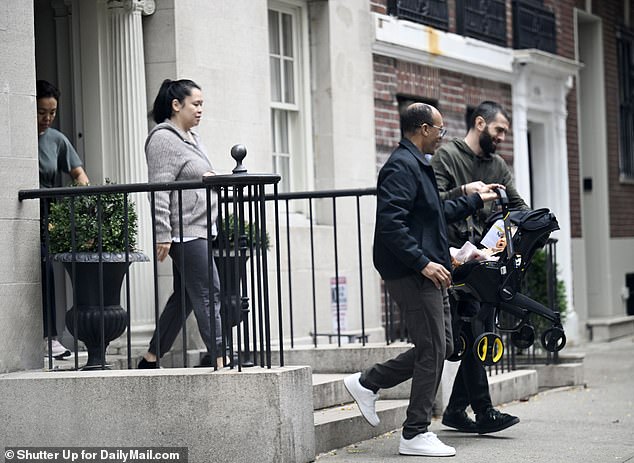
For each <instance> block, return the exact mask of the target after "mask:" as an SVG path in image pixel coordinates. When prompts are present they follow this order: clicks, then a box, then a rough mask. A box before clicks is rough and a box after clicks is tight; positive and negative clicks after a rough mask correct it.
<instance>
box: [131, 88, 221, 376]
mask: <svg viewBox="0 0 634 463" xmlns="http://www.w3.org/2000/svg"><path fill="white" fill-rule="evenodd" d="M202 112H203V96H202V92H201V89H200V87H199V86H198V85H197V84H196V83H195V82H193V81H191V80H185V79H182V80H174V81H173V80H169V79H166V80H165V81H163V83H162V85H161V88H160V89H159V92H158V95H157V96H156V99H155V100H154V106H153V109H152V118H153V119H154V121H155V122H156V123H157V124H158V125H156V127H154V128H153V129H152V131H151V132H150V134H149V135H148V137H147V140H146V142H145V155H146V158H147V165H148V181H149V182H152V183H154V182H158V183H163V182H174V181H178V180H201V179H202V177H203V176H206V175H215V172H214V169H213V166H212V165H211V162H210V161H209V158H208V157H207V152H206V150H205V148H204V147H203V145H202V143H201V141H200V137H199V136H198V134H197V133H196V132H193V131H192V128H194V127H196V126H197V125H198V124H199V123H200V118H201V117H202ZM182 195H183V199H182V217H183V224H182V229H183V233H182V235H183V236H180V222H179V211H178V208H179V205H178V192H176V191H171V192H170V191H160V192H156V193H155V206H156V207H155V218H156V226H155V228H156V254H157V258H158V260H159V261H161V262H162V261H163V260H164V259H165V258H166V257H167V256H168V255H169V256H170V257H171V258H172V271H173V275H174V286H173V288H174V291H173V293H172V295H171V296H170V297H169V299H168V301H167V304H166V305H165V308H164V309H163V312H162V313H161V316H160V319H159V322H158V330H155V331H154V336H153V337H152V340H151V341H150V347H149V349H148V352H147V353H146V354H145V355H144V356H143V359H141V361H140V362H139V365H138V367H139V368H144V369H145V368H156V367H157V356H158V355H159V354H160V356H161V357H162V356H163V355H164V354H165V353H166V352H168V351H169V350H170V348H171V347H172V344H173V343H174V340H175V339H176V336H177V335H178V333H179V331H180V330H181V327H182V325H183V323H184V320H183V316H182V313H183V312H182V308H181V300H182V293H181V287H182V286H184V289H185V301H186V307H185V313H186V316H189V314H190V313H191V312H192V311H193V312H194V316H195V317H196V322H197V323H198V329H199V331H200V335H201V337H202V339H203V341H204V342H205V345H206V347H207V355H205V356H204V357H203V361H202V362H201V365H199V366H207V367H211V366H213V365H214V363H213V362H212V355H211V353H212V351H213V347H214V344H215V348H216V354H217V357H218V359H217V361H216V364H217V365H218V366H219V367H222V355H221V353H220V349H221V342H222V329H221V326H222V325H221V321H220V296H219V293H220V283H219V280H218V270H217V269H216V266H215V263H214V261H213V259H212V260H211V262H209V260H208V252H207V226H208V224H207V212H206V211H207V201H206V193H205V190H184V191H183V193H182ZM210 207H211V208H212V210H211V221H212V224H213V223H215V221H216V217H217V201H216V197H215V195H214V196H212V202H211V205H210ZM183 257H184V259H183ZM181 260H182V261H183V262H184V266H183V267H181V265H182V264H181ZM209 272H211V273H212V275H213V288H209ZM183 283H184V284H183ZM212 304H213V309H214V319H215V320H214V321H215V323H214V326H215V333H212V327H211V321H210V305H212ZM157 331H158V332H159V333H160V338H159V336H157ZM214 335H215V339H214Z"/></svg>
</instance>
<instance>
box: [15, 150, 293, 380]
mask: <svg viewBox="0 0 634 463" xmlns="http://www.w3.org/2000/svg"><path fill="white" fill-rule="evenodd" d="M245 154H246V150H245V149H244V148H243V147H241V145H237V146H236V147H234V149H233V150H232V156H234V158H235V159H236V161H237V163H238V165H237V167H236V168H235V169H234V173H233V174H231V175H216V176H210V177H205V178H204V179H202V180H201V181H181V182H169V183H161V184H149V183H137V184H127V185H116V184H108V185H102V186H82V187H69V188H50V189H36V190H21V191H20V192H19V195H18V197H19V199H20V200H28V199H39V200H40V201H42V202H53V201H61V200H66V201H67V202H66V203H64V205H66V204H68V221H69V224H70V225H69V233H70V234H71V237H70V243H71V248H70V249H68V252H66V253H62V254H59V253H57V254H55V255H53V254H52V253H51V252H45V253H44V255H43V259H44V262H45V264H46V265H45V266H46V267H49V266H50V265H51V262H52V261H53V260H57V261H63V262H65V266H66V269H67V271H68V274H69V276H70V278H71V282H72V285H73V302H74V304H75V306H77V307H75V308H74V309H75V310H71V311H69V313H72V314H73V315H72V316H70V317H69V316H68V315H67V319H66V325H67V327H68V329H69V331H70V332H71V333H72V334H73V335H74V338H75V340H74V351H75V369H79V368H80V365H79V359H78V350H79V349H78V347H79V346H78V339H79V340H81V341H83V342H84V344H85V345H86V347H87V350H88V354H89V361H88V363H87V364H86V365H85V366H84V368H86V369H92V368H95V369H105V368H108V365H107V363H106V356H105V352H106V348H107V346H108V343H109V342H110V341H112V340H113V339H115V338H117V337H118V336H120V335H121V334H122V333H123V332H124V331H125V330H126V329H127V366H128V368H132V367H133V366H132V364H133V361H132V357H131V355H132V346H131V338H130V319H131V317H130V311H131V310H133V308H131V307H130V288H131V285H133V284H134V282H133V281H131V280H130V273H129V265H130V263H131V262H133V261H138V260H147V258H145V256H143V257H142V258H139V257H138V254H139V253H136V252H134V250H133V249H132V247H131V246H128V237H129V236H131V234H132V233H131V232H132V230H131V229H130V227H131V224H130V223H129V220H128V217H129V213H130V211H129V210H128V206H129V204H130V202H129V197H131V196H134V195H136V198H137V201H147V195H149V197H150V204H151V216H152V225H153V227H152V230H153V241H152V254H153V259H152V261H153V285H154V301H153V302H154V308H155V320H156V321H157V325H156V329H157V337H160V333H159V332H158V319H159V313H160V310H161V307H160V306H159V297H158V259H157V251H156V243H157V238H156V233H155V227H154V224H155V221H154V218H155V215H156V214H155V212H156V209H155V206H156V203H155V195H156V193H157V192H162V191H170V192H173V193H175V194H176V196H177V198H178V204H179V228H180V231H179V234H178V235H179V236H180V244H181V245H182V244H183V242H184V241H183V236H184V234H183V218H182V201H183V192H185V191H188V190H201V191H204V192H205V198H206V205H205V207H206V211H207V242H208V243H216V244H215V246H207V252H208V255H207V259H208V262H211V260H212V259H216V262H219V263H220V265H219V266H218V273H219V275H218V276H219V277H220V280H221V301H222V303H221V307H222V308H221V313H222V328H221V329H222V335H223V337H222V339H223V341H222V346H221V352H220V353H218V352H213V350H212V352H211V354H212V358H214V359H215V358H216V356H217V357H224V355H228V359H229V362H230V363H229V366H230V367H231V368H234V367H237V368H238V370H240V369H241V368H242V366H247V365H259V366H266V367H268V368H270V367H271V345H272V344H271V342H272V341H271V340H272V338H273V337H275V338H279V339H283V332H282V329H281V328H282V324H281V322H280V324H279V327H278V330H277V332H276V333H273V329H272V327H271V324H270V311H271V306H270V302H269V289H268V288H269V281H268V278H269V272H268V260H267V252H266V250H265V249H266V245H267V243H268V240H269V234H268V231H267V215H266V203H265V195H266V193H267V192H266V191H265V189H266V188H267V187H268V188H272V190H273V191H272V193H271V192H270V191H269V192H268V194H269V196H268V200H269V201H272V202H273V203H274V207H275V209H277V201H276V195H277V183H278V182H279V180H280V176H279V175H277V174H258V175H255V174H247V173H246V169H244V167H243V166H242V164H241V161H242V159H243V158H244V155H245ZM113 195H122V196H123V198H124V200H123V203H124V208H125V209H124V213H123V219H122V223H120V224H116V227H117V228H120V229H121V230H122V233H123V235H124V236H125V243H126V245H125V247H124V249H122V250H121V252H118V253H109V252H104V243H103V241H104V233H103V232H104V228H106V227H110V228H112V226H113V224H111V223H105V218H106V215H105V214H104V204H107V203H108V201H111V198H112V197H113ZM82 198H93V201H94V204H96V206H95V207H93V208H92V209H91V212H90V213H91V214H94V215H93V218H92V220H93V221H94V222H95V223H96V225H97V226H96V229H97V232H96V235H95V237H94V240H96V241H97V248H96V252H92V253H89V254H86V253H82V252H80V246H81V245H82V243H78V242H77V238H76V237H77V236H78V235H79V233H80V231H78V230H77V229H76V226H75V225H76V222H77V219H78V217H77V215H76V211H75V205H76V203H78V202H79V201H80V200H81V199H82ZM213 201H217V204H218V205H219V206H218V220H217V225H218V227H217V228H218V230H219V231H220V233H219V236H218V238H217V239H216V240H215V241H214V238H215V237H214V236H213V230H215V227H214V226H213V225H214V223H212V218H211V210H212V207H211V205H212V202H213ZM111 206H112V205H111V204H110V205H109V206H108V207H111ZM43 209H44V214H43V217H42V221H43V224H42V225H43V226H42V230H43V243H44V248H45V249H46V250H50V249H51V247H50V246H51V240H50V231H51V227H52V228H54V227H55V226H56V224H52V223H50V222H49V215H48V208H43ZM63 215H64V214H62V216H63ZM230 218H233V219H232V220H231V219H230ZM247 220H248V221H249V222H250V224H251V225H250V226H248V225H246V222H247ZM229 224H230V225H229ZM273 236H274V240H275V241H276V243H277V244H278V246H277V247H278V249H279V234H278V227H277V224H276V229H275V232H274V235H273ZM247 256H251V257H252V258H251V259H250V265H249V267H248V270H247V266H246V262H247ZM181 259H184V257H181ZM277 259H278V261H279V254H278V256H277ZM110 261H116V262H117V263H120V264H123V265H124V268H123V270H120V271H119V276H118V277H117V278H115V280H117V282H118V286H116V285H115V286H113V287H110V286H108V284H109V283H108V277H107V275H106V268H105V265H106V264H108V263H109V262H110ZM180 263H181V268H183V269H186V268H187V262H183V261H181V262H180ZM207 268H209V269H210V270H209V272H208V273H209V274H208V275H207V276H206V277H207V278H208V279H209V288H212V287H213V279H214V275H213V271H212V270H211V269H212V268H213V266H212V265H210V264H208V265H207ZM92 271H94V272H95V273H94V276H92V277H88V278H85V277H86V275H87V273H88V272H92ZM121 272H123V273H121ZM91 279H92V280H93V281H92V282H91V281H90V280H91ZM123 279H125V282H126V284H125V301H126V309H125V310H124V309H123V308H121V306H120V302H119V293H120V288H121V284H122V281H123ZM43 281H44V284H45V285H47V286H48V285H50V281H49V279H48V278H47V277H46V275H43ZM78 282H80V284H78ZM91 283H94V284H95V285H96V286H94V287H93V288H92V290H91V291H89V292H88V294H87V295H86V298H87V299H86V301H85V302H80V301H81V295H80V294H79V292H78V290H85V289H86V288H82V286H87V285H90V284H91ZM184 285H185V281H184V278H182V279H181V294H182V298H181V301H179V302H180V307H181V310H182V317H181V319H182V327H181V329H182V330H183V336H182V339H183V364H184V366H188V365H187V362H188V359H187V350H188V349H187V348H188V346H187V334H186V319H187V315H188V314H187V313H186V308H185V307H186V301H185V297H186V296H185V294H186V293H185V287H184ZM278 287H279V281H278ZM95 294H96V295H97V296H95ZM249 295H250V297H249ZM210 296H211V295H210ZM43 302H44V304H45V305H47V304H49V303H50V302H49V300H48V298H45V300H44V301H43ZM210 306H212V307H211V308H210V310H211V311H212V314H211V316H210V317H209V318H210V329H211V333H212V339H215V335H216V333H215V324H214V322H213V320H214V317H213V304H212V303H211V302H210ZM50 309H51V308H50V307H45V313H47V314H49V313H50ZM278 310H279V314H278V316H279V318H280V320H281V316H282V314H281V306H280V307H279V309H278ZM249 315H250V316H249ZM48 321H49V327H50V322H51V317H50V315H48ZM236 325H237V328H234V326H236ZM234 336H235V339H234ZM48 337H49V339H50V332H49V336H48ZM157 348H158V352H156V354H157V357H158V361H157V363H158V365H157V366H160V358H161V352H160V344H159V343H157ZM225 352H226V354H225ZM214 363H215V362H214ZM280 364H281V365H283V364H284V357H283V352H280ZM48 365H49V369H52V368H53V359H52V350H51V344H50V341H49V352H48ZM214 368H217V367H214Z"/></svg>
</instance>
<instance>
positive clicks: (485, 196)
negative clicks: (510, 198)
mask: <svg viewBox="0 0 634 463" xmlns="http://www.w3.org/2000/svg"><path fill="white" fill-rule="evenodd" d="M474 183H477V182H474ZM480 183H482V182H480ZM483 185H484V186H483V187H482V188H480V190H478V191H477V193H478V194H479V195H480V198H482V201H484V202H485V203H486V202H489V201H494V200H496V199H498V198H499V197H500V196H499V194H498V190H505V189H506V187H505V186H504V185H501V184H499V183H489V184H483Z"/></svg>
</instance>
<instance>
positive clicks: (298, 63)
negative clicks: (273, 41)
mask: <svg viewBox="0 0 634 463" xmlns="http://www.w3.org/2000/svg"><path fill="white" fill-rule="evenodd" d="M268 10H273V11H277V12H280V13H287V14H290V15H291V16H292V17H293V25H294V27H295V28H294V30H293V45H294V50H293V56H294V57H295V58H296V59H295V60H294V66H293V73H294V76H295V79H294V91H295V103H294V104H288V103H282V102H274V101H271V111H270V117H271V118H272V117H273V110H275V109H278V110H286V111H295V112H296V113H297V120H296V121H295V123H294V124H293V127H292V128H291V130H290V133H289V145H290V148H289V151H290V153H291V155H290V158H289V171H290V178H289V179H288V187H289V191H310V190H312V189H313V187H314V177H315V176H314V167H313V160H314V157H313V144H312V130H311V128H312V118H311V112H312V111H311V103H310V72H309V70H310V64H309V63H310V61H309V37H308V35H309V34H308V7H307V4H306V2H305V1H301V0H285V1H280V0H269V2H268V9H267V11H268ZM267 28H268V14H267ZM269 57H270V47H269ZM269 63H270V60H269ZM269 75H270V74H269ZM272 84H273V82H271V85H272ZM272 127H273V121H272V120H271V128H272ZM271 135H272V136H273V133H272V132H271ZM273 143H274V140H273V139H271V144H273ZM274 156H276V154H275V153H274V152H273V146H271V159H272V160H273V159H274ZM297 160H301V162H300V163H299V165H297Z"/></svg>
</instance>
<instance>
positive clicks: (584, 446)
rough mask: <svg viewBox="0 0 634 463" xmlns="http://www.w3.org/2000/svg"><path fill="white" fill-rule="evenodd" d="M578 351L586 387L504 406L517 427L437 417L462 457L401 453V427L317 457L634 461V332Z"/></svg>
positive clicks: (359, 462) (437, 427)
mask: <svg viewBox="0 0 634 463" xmlns="http://www.w3.org/2000/svg"><path fill="white" fill-rule="evenodd" d="M575 350H577V351H579V350H581V351H583V352H585V354H586V357H585V360H584V365H585V372H584V374H585V379H586V386H585V387H567V388H559V389H551V390H547V391H544V392H541V393H539V394H538V395H536V396H533V397H531V398H530V399H529V400H528V401H525V402H513V403H510V404H507V405H505V406H503V407H500V409H501V410H503V411H505V412H508V413H511V414H513V415H517V416H519V417H520V419H521V422H520V423H519V424H518V425H516V426H513V427H511V428H509V429H507V430H505V431H502V432H500V433H497V434H489V435H486V436H478V435H472V434H463V433H459V432H455V431H451V430H449V429H448V428H446V427H444V426H443V425H442V424H441V423H440V421H439V420H437V419H435V420H434V422H433V423H432V426H431V429H430V430H431V431H433V432H435V433H436V434H438V437H439V438H440V439H441V440H442V441H443V442H445V443H446V444H448V445H451V446H453V447H455V448H456V451H457V455H456V456H455V457H451V458H429V457H408V456H400V455H398V443H399V438H400V435H401V433H400V430H398V431H395V432H392V433H388V434H384V435H382V436H379V437H377V438H375V439H371V440H368V441H363V442H360V443H358V444H355V445H352V446H348V447H346V448H343V449H339V450H335V451H332V452H329V453H327V454H322V455H320V456H319V457H318V458H317V461H318V462H319V463H331V462H332V463H335V462H353V463H371V462H386V463H390V462H394V463H396V462H399V463H402V462H407V461H445V462H448V461H451V462H455V463H462V462H465V463H466V462H468V463H475V462H478V463H479V462H482V463H498V462H499V463H502V462H503V463H507V462H509V461H513V462H537V463H541V462H556V463H602V462H634V338H633V337H627V338H622V339H619V340H616V341H612V342H609V343H590V344H587V345H585V346H583V347H582V348H581V349H570V351H575ZM403 418H404V417H403Z"/></svg>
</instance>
